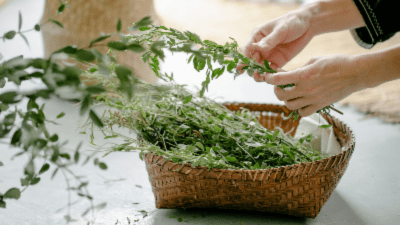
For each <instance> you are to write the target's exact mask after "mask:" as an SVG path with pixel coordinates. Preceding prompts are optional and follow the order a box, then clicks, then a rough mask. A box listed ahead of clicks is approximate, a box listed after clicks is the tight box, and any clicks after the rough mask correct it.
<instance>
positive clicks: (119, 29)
mask: <svg viewBox="0 0 400 225" xmlns="http://www.w3.org/2000/svg"><path fill="white" fill-rule="evenodd" d="M121 28H122V22H121V19H118V23H117V32H120V31H121Z"/></svg>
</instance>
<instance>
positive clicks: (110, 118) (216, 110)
mask: <svg viewBox="0 0 400 225" xmlns="http://www.w3.org/2000/svg"><path fill="white" fill-rule="evenodd" d="M85 76H86V77H89V78H90V77H91V78H94V79H96V78H99V77H100V76H97V75H96V72H95V73H87V74H86V75H85ZM114 76H115V75H114ZM102 82H103V85H104V86H106V87H107V89H108V90H109V91H110V92H112V93H108V94H102V95H99V96H97V97H96V100H97V102H98V104H101V105H106V106H109V107H110V109H108V110H106V111H105V112H104V113H103V116H102V117H101V120H102V122H103V124H104V125H105V126H104V127H102V128H100V129H101V131H102V132H103V134H104V135H105V138H106V139H108V138H115V137H122V138H124V139H125V143H122V144H116V145H113V147H112V148H111V149H109V152H112V151H132V150H140V156H141V157H142V155H143V154H146V153H152V154H156V155H162V156H165V157H166V159H171V160H172V161H173V162H176V163H182V164H183V163H191V164H192V166H193V167H195V166H197V165H200V166H205V167H209V168H220V169H267V168H274V167H279V166H286V165H292V164H297V163H303V162H311V161H315V160H319V159H322V158H324V157H326V156H325V155H323V154H321V153H320V152H317V151H313V150H312V149H311V148H310V145H309V142H310V140H311V138H312V135H308V136H307V137H306V138H304V139H300V140H295V139H293V138H292V137H290V136H286V135H285V134H284V133H283V131H282V130H280V129H279V128H278V129H276V130H274V131H270V130H268V129H266V128H264V127H263V126H262V125H261V124H260V123H259V122H258V120H257V117H256V116H255V115H254V114H252V113H251V112H250V111H249V110H248V109H245V108H243V109H242V110H241V111H238V112H236V113H234V112H231V111H230V110H228V109H227V108H225V107H224V106H223V105H221V104H219V103H216V102H214V101H212V100H210V99H208V98H206V97H204V96H203V97H200V96H199V95H198V94H194V93H191V92H189V91H188V90H186V89H185V87H184V86H183V85H177V84H174V83H172V82H171V83H170V84H168V85H152V84H148V83H145V82H141V81H135V83H136V86H135V95H134V96H133V98H132V99H131V100H128V98H126V97H124V94H123V93H122V92H119V91H118V90H117V89H116V88H115V87H118V86H119V84H118V82H119V81H118V79H107V80H106V79H104V80H103V81H102ZM111 108H113V110H111ZM114 109H116V110H114ZM87 125H89V126H87V127H91V128H93V127H94V126H90V123H88V124H87ZM114 126H120V127H124V128H128V129H129V130H131V131H135V133H136V134H138V137H139V138H138V139H136V137H129V135H126V134H122V133H121V132H116V131H115V129H114V130H113V127H114Z"/></svg>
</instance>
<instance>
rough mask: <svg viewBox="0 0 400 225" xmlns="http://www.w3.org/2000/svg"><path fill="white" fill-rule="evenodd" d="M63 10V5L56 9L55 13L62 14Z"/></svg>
mask: <svg viewBox="0 0 400 225" xmlns="http://www.w3.org/2000/svg"><path fill="white" fill-rule="evenodd" d="M64 9H65V4H61V5H60V7H58V9H57V13H62V12H63V11H64Z"/></svg>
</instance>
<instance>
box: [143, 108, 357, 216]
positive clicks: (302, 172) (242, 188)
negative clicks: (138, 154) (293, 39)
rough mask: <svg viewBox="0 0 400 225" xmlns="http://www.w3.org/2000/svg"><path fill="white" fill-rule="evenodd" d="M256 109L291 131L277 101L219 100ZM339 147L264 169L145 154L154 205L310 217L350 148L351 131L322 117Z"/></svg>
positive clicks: (267, 123)
mask: <svg viewBox="0 0 400 225" xmlns="http://www.w3.org/2000/svg"><path fill="white" fill-rule="evenodd" d="M225 106H226V107H227V108H228V109H230V110H232V111H237V110H240V107H245V108H247V109H249V110H251V111H253V112H255V113H260V115H261V118H260V123H261V124H262V125H263V126H264V127H266V128H268V129H273V128H274V127H275V126H279V127H281V128H282V129H283V130H284V131H285V132H287V133H290V134H292V135H293V134H294V132H295V129H296V128H297V126H298V125H299V122H298V121H295V122H293V120H286V121H285V120H283V116H288V114H289V113H290V110H288V109H287V108H286V107H284V106H280V105H266V104H245V103H240V104H235V103H232V104H225ZM325 119H326V120H327V121H328V122H329V123H330V124H332V125H333V126H332V127H333V130H334V133H335V135H336V137H337V139H338V141H339V143H340V145H341V146H342V147H345V150H344V151H343V152H342V153H340V154H338V155H335V156H331V157H329V158H326V159H323V160H319V161H315V162H312V163H301V164H296V165H292V166H285V167H279V168H274V169H264V170H226V169H210V170H208V168H207V167H200V166H197V167H195V168H193V167H191V165H190V164H185V165H183V166H182V165H181V164H176V163H174V162H172V161H171V160H168V161H165V158H164V157H162V156H157V155H152V154H147V155H145V162H146V168H147V171H148V174H149V179H150V182H151V185H152V188H153V193H154V195H155V200H156V207H157V208H170V209H172V208H219V209H235V210H254V211H265V212H274V213H281V214H287V215H294V216H301V217H311V218H315V217H316V216H317V215H318V213H319V211H320V209H321V207H322V206H323V204H324V203H325V202H326V201H327V200H328V198H329V197H330V195H331V194H332V192H333V190H334V189H335V187H336V186H337V184H338V182H339V180H340V178H341V177H342V176H343V174H344V172H345V170H346V168H347V165H348V163H349V160H350V157H351V155H352V153H353V151H354V145H355V141H354V135H353V134H352V131H351V130H350V129H349V128H348V127H347V126H346V125H345V124H343V123H342V122H340V121H339V120H338V119H335V118H331V117H325Z"/></svg>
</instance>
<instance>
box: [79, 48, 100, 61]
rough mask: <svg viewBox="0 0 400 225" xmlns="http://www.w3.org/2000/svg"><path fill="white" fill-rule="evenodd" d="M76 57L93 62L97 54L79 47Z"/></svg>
mask: <svg viewBox="0 0 400 225" xmlns="http://www.w3.org/2000/svg"><path fill="white" fill-rule="evenodd" d="M76 58H77V59H79V60H82V61H85V62H91V61H93V60H95V59H96V56H95V55H94V54H93V53H91V52H89V51H87V50H83V49H79V50H78V51H76Z"/></svg>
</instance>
